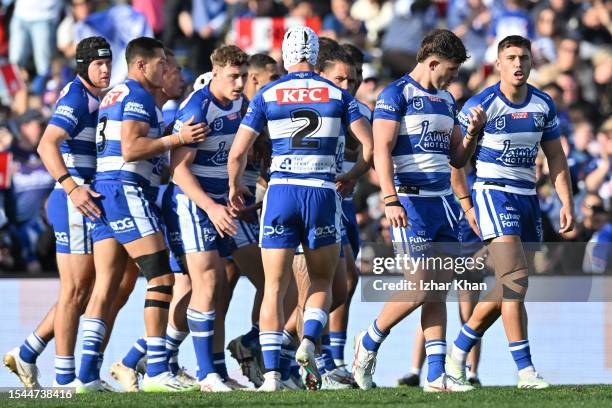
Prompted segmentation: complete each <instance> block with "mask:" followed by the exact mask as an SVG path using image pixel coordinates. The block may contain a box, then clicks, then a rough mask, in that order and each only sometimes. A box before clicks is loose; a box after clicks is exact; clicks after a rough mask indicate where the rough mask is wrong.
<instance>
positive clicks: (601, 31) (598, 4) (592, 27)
mask: <svg viewBox="0 0 612 408" xmlns="http://www.w3.org/2000/svg"><path fill="white" fill-rule="evenodd" d="M589 3H590V4H589ZM607 3H608V5H606V2H604V1H602V0H594V1H590V2H582V3H581V5H582V7H583V12H582V15H581V17H580V25H579V28H578V33H579V34H580V37H581V38H582V39H583V42H584V44H583V45H584V47H585V48H589V49H592V48H594V47H596V46H601V45H609V44H610V42H611V41H612V36H611V35H610V28H611V23H612V21H611V17H610V10H609V2H607ZM593 51H594V50H593ZM593 51H591V52H593ZM587 52H588V50H587Z"/></svg>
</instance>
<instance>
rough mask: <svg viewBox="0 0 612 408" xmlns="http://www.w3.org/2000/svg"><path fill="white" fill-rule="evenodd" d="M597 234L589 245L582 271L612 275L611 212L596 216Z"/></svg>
mask: <svg viewBox="0 0 612 408" xmlns="http://www.w3.org/2000/svg"><path fill="white" fill-rule="evenodd" d="M595 218H596V221H595V222H596V224H598V225H597V226H598V227H599V228H597V232H595V233H594V234H593V237H592V238H591V239H590V240H589V243H588V244H587V247H586V251H585V254H584V261H583V263H582V269H583V271H584V272H585V273H593V274H606V275H609V274H612V245H611V244H612V217H611V214H610V212H607V213H606V212H600V213H598V214H597V215H596V216H595Z"/></svg>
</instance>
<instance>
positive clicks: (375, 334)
mask: <svg viewBox="0 0 612 408" xmlns="http://www.w3.org/2000/svg"><path fill="white" fill-rule="evenodd" d="M388 334H389V333H383V332H382V331H381V330H380V329H379V328H378V326H377V325H376V320H374V321H373V322H372V324H371V325H370V327H368V331H367V332H366V334H365V336H363V340H362V344H363V347H365V349H366V350H368V351H378V349H379V348H380V345H381V344H382V342H383V341H385V339H386V338H387V335H388Z"/></svg>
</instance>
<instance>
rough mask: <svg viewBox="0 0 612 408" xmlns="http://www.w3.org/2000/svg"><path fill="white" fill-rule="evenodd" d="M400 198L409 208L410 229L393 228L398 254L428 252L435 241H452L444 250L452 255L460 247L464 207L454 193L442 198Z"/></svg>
mask: <svg viewBox="0 0 612 408" xmlns="http://www.w3.org/2000/svg"><path fill="white" fill-rule="evenodd" d="M399 199H400V202H401V203H402V206H403V207H404V210H406V215H407V216H408V223H409V225H408V227H406V228H404V227H393V226H391V227H390V229H391V240H392V241H393V247H394V250H395V253H396V254H399V255H409V256H411V257H419V256H422V255H426V254H429V253H430V251H431V250H432V245H431V243H432V242H436V243H439V242H446V243H450V244H451V245H448V249H447V250H444V251H443V252H447V253H450V254H452V253H454V252H455V251H457V250H458V249H459V248H458V245H457V244H456V243H458V242H459V239H458V230H459V227H458V217H459V213H460V209H459V206H458V205H457V203H456V202H455V199H454V197H453V195H452V194H449V195H447V196H441V197H422V196H406V195H400V196H399ZM439 248H442V246H440V247H439ZM439 248H438V249H439ZM443 249H446V248H443Z"/></svg>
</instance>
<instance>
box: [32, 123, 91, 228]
mask: <svg viewBox="0 0 612 408" xmlns="http://www.w3.org/2000/svg"><path fill="white" fill-rule="evenodd" d="M68 137H69V136H68V133H66V131H65V130H64V129H62V128H61V127H59V126H55V125H49V126H47V128H46V129H45V133H43V135H42V138H41V139H40V143H39V144H38V148H37V151H38V155H39V156H40V158H41V160H42V161H43V163H44V165H45V167H46V168H47V171H48V172H49V174H51V177H53V178H54V179H55V180H57V179H59V178H60V177H62V176H63V175H65V174H68V168H67V167H66V164H65V163H64V159H63V158H62V153H61V152H60V148H59V146H60V144H61V143H62V142H63V141H64V140H66V139H68ZM62 188H63V189H64V191H65V192H66V194H68V196H69V197H70V199H71V200H72V202H73V204H74V206H75V207H76V208H77V209H78V210H79V212H80V213H81V214H83V215H85V216H86V217H90V218H93V217H99V216H100V209H99V208H98V206H97V205H96V204H95V203H94V202H93V201H92V197H99V194H98V193H96V192H95V191H93V190H90V189H89V188H88V187H87V186H79V185H78V184H77V182H76V181H74V179H73V178H72V177H68V178H65V179H64V180H63V181H62Z"/></svg>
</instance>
